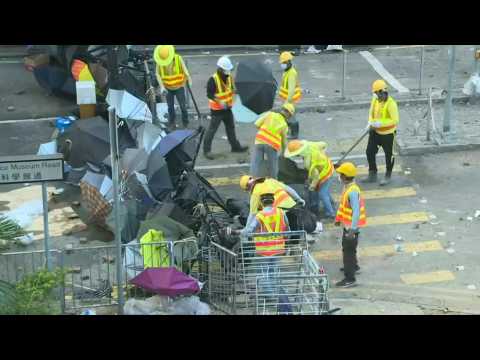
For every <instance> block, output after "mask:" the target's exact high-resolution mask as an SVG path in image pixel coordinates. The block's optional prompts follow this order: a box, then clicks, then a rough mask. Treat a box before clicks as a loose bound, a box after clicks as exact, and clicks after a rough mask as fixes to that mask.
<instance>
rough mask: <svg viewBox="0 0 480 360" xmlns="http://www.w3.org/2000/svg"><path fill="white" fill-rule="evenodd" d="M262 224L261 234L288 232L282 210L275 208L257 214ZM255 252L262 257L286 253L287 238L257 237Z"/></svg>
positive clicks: (255, 239) (255, 238)
mask: <svg viewBox="0 0 480 360" xmlns="http://www.w3.org/2000/svg"><path fill="white" fill-rule="evenodd" d="M256 217H257V220H258V222H259V223H260V229H259V232H260V233H283V232H286V231H288V227H287V224H286V223H285V213H284V211H283V210H282V209H279V208H276V207H273V208H272V209H270V210H268V211H266V210H262V211H260V212H259V213H258V214H257V216H256ZM254 241H255V250H256V252H257V254H258V255H260V256H275V255H281V254H283V253H284V252H285V238H284V237H282V236H268V237H267V236H255V237H254Z"/></svg>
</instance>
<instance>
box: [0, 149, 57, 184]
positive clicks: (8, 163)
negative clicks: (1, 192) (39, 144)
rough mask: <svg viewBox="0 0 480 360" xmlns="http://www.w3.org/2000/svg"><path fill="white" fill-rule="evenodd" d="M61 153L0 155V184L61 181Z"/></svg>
mask: <svg viewBox="0 0 480 360" xmlns="http://www.w3.org/2000/svg"><path fill="white" fill-rule="evenodd" d="M63 177H64V169H63V155H62V154H56V155H27V156H2V157H0V184H19V183H34V182H44V181H63Z"/></svg>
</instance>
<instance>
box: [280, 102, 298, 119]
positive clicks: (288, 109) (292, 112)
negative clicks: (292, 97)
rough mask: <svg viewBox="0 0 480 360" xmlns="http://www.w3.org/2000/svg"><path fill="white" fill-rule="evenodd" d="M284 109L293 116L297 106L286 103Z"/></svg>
mask: <svg viewBox="0 0 480 360" xmlns="http://www.w3.org/2000/svg"><path fill="white" fill-rule="evenodd" d="M282 109H285V110H287V111H288V112H289V113H290V115H292V116H293V115H294V114H295V106H294V105H293V104H290V103H285V104H283V106H282Z"/></svg>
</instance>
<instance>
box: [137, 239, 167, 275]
mask: <svg viewBox="0 0 480 360" xmlns="http://www.w3.org/2000/svg"><path fill="white" fill-rule="evenodd" d="M140 253H141V254H142V256H143V267H144V268H145V269H148V268H160V267H169V266H170V253H169V251H168V244H167V243H166V242H164V236H163V232H162V231H157V230H149V231H147V233H146V234H145V235H143V236H142V238H141V239H140Z"/></svg>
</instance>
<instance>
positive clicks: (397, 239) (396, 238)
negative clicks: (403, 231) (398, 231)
mask: <svg viewBox="0 0 480 360" xmlns="http://www.w3.org/2000/svg"><path fill="white" fill-rule="evenodd" d="M395 240H396V241H403V238H402V237H401V236H400V235H397V236H396V237H395Z"/></svg>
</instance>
